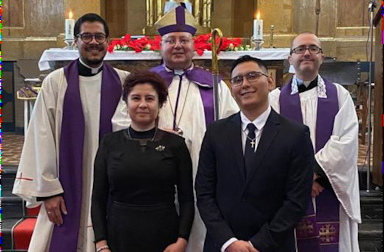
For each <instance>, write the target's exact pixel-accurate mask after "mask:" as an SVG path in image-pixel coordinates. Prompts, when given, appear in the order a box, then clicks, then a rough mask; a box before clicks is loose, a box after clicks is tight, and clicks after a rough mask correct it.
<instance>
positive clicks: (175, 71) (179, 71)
mask: <svg viewBox="0 0 384 252" xmlns="http://www.w3.org/2000/svg"><path fill="white" fill-rule="evenodd" d="M194 67H195V65H194V64H193V63H192V65H191V67H189V68H188V69H187V70H184V69H170V68H168V67H167V66H166V65H165V64H164V68H165V70H166V71H167V72H174V73H175V74H177V75H183V73H184V72H185V71H188V70H191V69H193V68H194Z"/></svg>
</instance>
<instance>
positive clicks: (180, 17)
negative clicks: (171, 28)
mask: <svg viewBox="0 0 384 252" xmlns="http://www.w3.org/2000/svg"><path fill="white" fill-rule="evenodd" d="M176 24H180V25H185V8H184V7H183V6H179V7H177V8H176Z"/></svg>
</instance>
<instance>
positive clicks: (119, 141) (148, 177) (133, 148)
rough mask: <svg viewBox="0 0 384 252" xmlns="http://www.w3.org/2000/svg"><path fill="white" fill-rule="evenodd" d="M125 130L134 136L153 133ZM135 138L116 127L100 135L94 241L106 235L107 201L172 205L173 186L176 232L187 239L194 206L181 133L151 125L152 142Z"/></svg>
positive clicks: (184, 145) (93, 196)
mask: <svg viewBox="0 0 384 252" xmlns="http://www.w3.org/2000/svg"><path fill="white" fill-rule="evenodd" d="M130 130H131V131H130V133H131V136H132V137H134V138H136V137H138V138H140V136H148V134H149V135H151V133H154V132H155V131H154V130H152V131H149V132H143V133H139V132H135V131H132V129H130ZM140 141H142V140H140ZM140 141H139V140H135V139H131V138H130V137H129V135H128V132H127V130H122V131H118V132H114V133H111V134H109V135H107V136H105V137H104V138H103V140H102V142H101V143H100V146H99V149H98V151H97V155H96V159H95V170H94V182H93V193H92V207H91V217H92V223H93V229H94V232H95V242H98V241H101V240H106V239H107V231H106V230H107V204H108V201H109V200H112V201H116V202H122V203H126V204H132V205H138V206H153V205H162V204H174V201H175V186H176V187H177V192H178V201H179V205H180V222H179V223H180V224H179V237H181V238H185V239H186V240H188V237H189V234H190V230H191V227H192V223H193V218H194V211H195V210H194V196H193V182H192V161H191V157H190V154H189V151H188V149H187V146H186V144H185V142H184V138H182V137H180V136H177V135H175V134H171V133H168V132H165V131H162V130H157V132H156V135H155V138H154V139H153V141H151V139H148V141H147V142H146V144H145V145H144V146H143V144H142V143H140ZM109 197H111V199H109Z"/></svg>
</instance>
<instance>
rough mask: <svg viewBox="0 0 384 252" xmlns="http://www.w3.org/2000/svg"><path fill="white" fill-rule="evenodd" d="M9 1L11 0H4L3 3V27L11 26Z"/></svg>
mask: <svg viewBox="0 0 384 252" xmlns="http://www.w3.org/2000/svg"><path fill="white" fill-rule="evenodd" d="M9 1H10V0H3V5H2V8H3V9H2V14H1V21H2V24H3V27H9Z"/></svg>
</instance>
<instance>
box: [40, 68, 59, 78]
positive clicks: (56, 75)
mask: <svg viewBox="0 0 384 252" xmlns="http://www.w3.org/2000/svg"><path fill="white" fill-rule="evenodd" d="M62 74H64V67H62V68H59V69H56V70H53V71H52V72H50V73H49V74H48V75H47V76H46V77H45V78H44V80H56V79H59V77H60V76H61V75H62Z"/></svg>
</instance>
